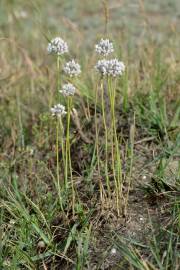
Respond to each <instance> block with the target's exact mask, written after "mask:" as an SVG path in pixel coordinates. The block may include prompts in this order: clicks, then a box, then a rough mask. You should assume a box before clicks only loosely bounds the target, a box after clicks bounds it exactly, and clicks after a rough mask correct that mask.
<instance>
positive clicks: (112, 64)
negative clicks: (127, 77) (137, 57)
mask: <svg viewBox="0 0 180 270" xmlns="http://www.w3.org/2000/svg"><path fill="white" fill-rule="evenodd" d="M124 71H125V65H124V63H123V62H121V61H119V60H118V59H116V58H115V59H111V60H109V61H108V70H107V75H108V76H113V77H116V76H118V75H122V74H123V72H124Z"/></svg>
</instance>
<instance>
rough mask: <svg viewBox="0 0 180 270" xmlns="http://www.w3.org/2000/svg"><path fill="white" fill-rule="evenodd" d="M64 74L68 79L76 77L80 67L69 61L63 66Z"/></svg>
mask: <svg viewBox="0 0 180 270" xmlns="http://www.w3.org/2000/svg"><path fill="white" fill-rule="evenodd" d="M63 70H64V72H65V73H66V74H67V75H69V76H70V77H76V76H78V75H79V74H80V73H81V67H80V65H79V64H78V63H76V62H75V60H74V59H73V60H71V61H69V62H67V63H66V64H65V65H64V68H63Z"/></svg>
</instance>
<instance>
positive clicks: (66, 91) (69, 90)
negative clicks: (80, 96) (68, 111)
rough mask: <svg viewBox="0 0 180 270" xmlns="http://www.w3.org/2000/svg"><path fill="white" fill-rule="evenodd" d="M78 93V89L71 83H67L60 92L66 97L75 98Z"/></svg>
mask: <svg viewBox="0 0 180 270" xmlns="http://www.w3.org/2000/svg"><path fill="white" fill-rule="evenodd" d="M75 91H76V88H75V86H74V85H73V84H71V83H66V84H64V85H63V87H62V90H59V92H60V93H61V94H62V95H63V96H64V97H68V96H73V95H74V93H75Z"/></svg>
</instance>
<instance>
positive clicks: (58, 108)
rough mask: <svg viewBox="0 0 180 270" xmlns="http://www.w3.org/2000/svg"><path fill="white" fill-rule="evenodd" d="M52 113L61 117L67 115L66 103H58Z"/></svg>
mask: <svg viewBox="0 0 180 270" xmlns="http://www.w3.org/2000/svg"><path fill="white" fill-rule="evenodd" d="M51 113H52V116H57V117H61V116H63V115H65V114H66V113H67V112H66V111H65V107H64V105H61V104H57V105H54V107H52V108H51Z"/></svg>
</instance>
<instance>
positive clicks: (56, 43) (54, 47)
mask: <svg viewBox="0 0 180 270" xmlns="http://www.w3.org/2000/svg"><path fill="white" fill-rule="evenodd" d="M47 51H48V53H50V54H57V55H62V54H64V53H67V52H68V45H67V43H66V42H65V41H64V40H63V39H62V38H60V37H56V38H54V39H52V40H51V42H50V43H49V44H48V47H47Z"/></svg>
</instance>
